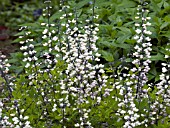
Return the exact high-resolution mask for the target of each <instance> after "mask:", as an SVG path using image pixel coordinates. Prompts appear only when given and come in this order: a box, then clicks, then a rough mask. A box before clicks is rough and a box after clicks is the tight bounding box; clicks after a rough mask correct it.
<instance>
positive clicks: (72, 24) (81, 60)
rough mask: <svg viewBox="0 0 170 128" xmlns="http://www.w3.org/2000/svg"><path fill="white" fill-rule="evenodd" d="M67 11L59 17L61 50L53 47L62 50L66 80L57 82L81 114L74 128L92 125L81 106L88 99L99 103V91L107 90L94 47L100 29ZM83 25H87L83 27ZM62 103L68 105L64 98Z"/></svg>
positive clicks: (96, 50) (87, 111)
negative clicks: (70, 97) (104, 88)
mask: <svg viewBox="0 0 170 128" xmlns="http://www.w3.org/2000/svg"><path fill="white" fill-rule="evenodd" d="M69 8H70V7H69V6H63V7H62V10H61V11H64V12H66V11H67V9H69ZM69 12H70V13H68V14H66V13H64V14H63V15H62V16H61V17H60V20H61V22H62V21H63V20H64V21H65V23H62V24H61V27H62V28H61V29H63V30H65V31H63V33H64V34H63V35H65V36H63V37H62V41H61V44H62V47H61V49H60V48H59V46H56V47H55V49H56V50H61V52H62V53H63V60H64V61H65V62H66V64H67V68H66V70H65V74H66V78H65V79H64V80H62V81H61V82H60V83H61V85H60V88H61V90H63V91H62V92H63V94H68V93H69V94H70V95H71V96H72V99H74V100H75V103H74V106H75V109H74V110H75V111H78V112H79V113H80V119H79V121H80V122H79V123H78V122H77V123H76V124H75V127H84V126H89V127H90V126H91V123H90V122H89V121H88V113H89V112H90V110H89V109H85V108H82V104H84V103H85V104H89V100H88V99H89V98H91V99H92V100H94V101H93V102H94V103H97V104H99V103H100V102H101V100H102V97H101V91H102V88H103V87H106V82H107V80H106V79H107V76H105V75H103V73H104V72H105V71H104V70H103V67H104V65H102V64H96V62H98V61H100V59H99V57H100V56H101V55H100V54H99V53H98V48H97V47H96V45H95V43H96V41H97V39H98V37H97V35H96V34H97V32H98V31H99V29H98V24H94V23H90V20H89V19H87V20H86V21H85V23H84V22H83V23H82V21H80V20H79V18H78V17H77V14H75V13H71V11H69ZM76 13H77V12H76ZM73 17H74V18H73ZM93 18H97V17H96V16H94V17H93ZM83 24H86V25H84V26H83ZM61 75H62V74H61ZM62 92H61V93H62ZM63 100H64V103H66V104H67V106H69V105H70V103H69V101H68V97H67V96H66V97H65V99H63Z"/></svg>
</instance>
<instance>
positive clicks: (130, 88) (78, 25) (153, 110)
mask: <svg viewBox="0 0 170 128" xmlns="http://www.w3.org/2000/svg"><path fill="white" fill-rule="evenodd" d="M126 2H127V3H128V4H127V3H126ZM126 2H125V1H122V2H120V1H118V0H114V1H106V0H102V1H100V2H99V1H96V0H91V1H90V0H82V1H74V0H71V1H65V0H60V4H59V7H58V9H59V10H58V11H57V12H56V13H54V14H53V15H52V16H51V13H50V10H51V8H52V7H51V3H50V1H49V0H47V1H45V5H46V8H45V9H44V10H43V17H41V18H40V19H39V22H36V23H30V24H24V25H23V26H22V27H21V29H20V30H21V32H20V33H18V34H17V35H18V36H19V38H18V39H17V40H15V42H19V43H20V44H22V46H21V47H20V50H21V51H20V52H18V53H15V54H13V55H12V58H11V59H10V60H9V61H8V60H6V61H5V60H4V59H5V57H4V56H3V55H2V56H1V61H0V62H1V63H0V64H1V65H0V66H1V70H0V71H1V76H2V77H3V78H4V80H5V82H4V87H5V88H4V90H3V94H4V96H3V98H2V99H3V100H1V101H0V124H1V126H2V127H14V128H20V127H23V128H32V127H33V128H34V127H50V128H58V127H68V128H69V127H80V128H89V127H90V128H92V127H94V128H97V127H123V128H133V127H169V126H170V125H169V114H170V111H169V96H170V94H169V93H170V91H169V89H170V88H169V85H170V80H169V68H170V64H169V59H170V58H169V56H170V51H169V46H170V45H169V43H165V42H164V40H166V41H167V42H168V41H169V40H167V38H169V36H168V33H166V32H163V34H162V35H160V36H158V37H157V36H155V35H156V34H158V33H154V32H155V31H153V30H156V29H157V27H155V26H154V23H153V20H154V19H156V17H155V15H156V14H157V12H154V13H151V12H152V11H153V8H154V6H158V5H160V4H157V3H155V2H153V1H152V2H151V3H148V2H146V1H137V0H135V1H130V0H126ZM125 3H126V4H125ZM166 4H168V3H167V2H164V4H162V6H163V7H164V8H166V7H167V6H166ZM150 5H153V6H152V7H150ZM162 6H160V8H161V7H162ZM129 17H130V18H129ZM164 26H166V25H165V24H164ZM164 26H162V27H161V28H162V29H164ZM167 26H168V25H167ZM155 38H157V39H158V41H159V42H158V43H163V44H164V45H163V46H161V47H160V46H159V47H158V48H160V51H159V52H158V53H156V54H155V51H156V50H157V49H156V47H155V44H154V43H155V42H154V40H155ZM160 38H163V39H162V40H163V41H162V40H160ZM157 51H158V50H157ZM18 61H19V62H18ZM16 62H17V63H16ZM8 63H10V64H8ZM154 64H158V65H159V64H161V65H159V66H161V67H158V66H157V65H154ZM157 70H158V71H157ZM13 73H14V74H15V75H13Z"/></svg>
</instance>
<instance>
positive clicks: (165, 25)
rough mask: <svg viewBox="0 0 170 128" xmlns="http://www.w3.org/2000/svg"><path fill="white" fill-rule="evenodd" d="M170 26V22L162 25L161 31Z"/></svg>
mask: <svg viewBox="0 0 170 128" xmlns="http://www.w3.org/2000/svg"><path fill="white" fill-rule="evenodd" d="M169 24H170V23H169V22H164V23H163V24H162V25H161V27H160V29H161V30H162V29H164V28H165V27H167V26H168V25H169Z"/></svg>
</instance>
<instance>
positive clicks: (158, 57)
mask: <svg viewBox="0 0 170 128" xmlns="http://www.w3.org/2000/svg"><path fill="white" fill-rule="evenodd" d="M150 60H151V61H158V60H162V61H164V60H165V58H164V55H162V54H160V53H158V54H157V55H154V56H151V58H150Z"/></svg>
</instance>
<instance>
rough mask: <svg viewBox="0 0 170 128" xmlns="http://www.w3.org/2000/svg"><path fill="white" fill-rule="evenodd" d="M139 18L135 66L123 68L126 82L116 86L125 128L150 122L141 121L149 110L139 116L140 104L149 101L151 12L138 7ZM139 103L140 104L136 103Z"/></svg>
mask: <svg viewBox="0 0 170 128" xmlns="http://www.w3.org/2000/svg"><path fill="white" fill-rule="evenodd" d="M137 10H138V12H137V16H136V17H135V19H136V21H137V22H136V23H135V29H136V30H135V31H136V35H135V36H134V39H135V40H136V45H135V47H134V52H133V54H132V57H133V58H134V59H133V61H132V64H133V65H134V66H133V67H132V68H131V69H129V68H128V67H121V68H123V69H126V70H127V71H128V73H122V77H120V78H121V79H122V80H123V81H124V82H123V83H122V82H121V83H119V84H117V85H116V88H118V90H119V95H120V97H123V99H122V98H120V101H119V103H118V111H117V113H116V114H117V115H118V116H121V117H123V118H122V119H123V120H125V123H124V125H123V127H124V128H133V127H136V126H140V125H142V124H145V126H146V125H147V122H148V120H145V119H144V120H141V121H139V118H140V117H142V118H143V117H145V116H146V115H145V113H147V112H148V111H147V110H143V111H142V112H140V114H139V109H138V108H139V106H140V103H141V102H142V101H143V100H144V99H148V89H146V88H144V86H145V85H146V83H147V81H148V78H147V74H148V71H149V70H150V67H149V64H150V63H151V61H150V58H151V55H150V53H151V51H152V48H151V46H152V44H151V42H150V41H151V38H150V37H149V36H150V35H151V34H152V32H151V31H149V26H150V25H151V23H150V22H149V20H150V19H151V18H150V17H148V16H147V13H148V12H149V11H148V10H147V9H144V8H143V5H139V6H138V9H137ZM135 102H138V103H135Z"/></svg>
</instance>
